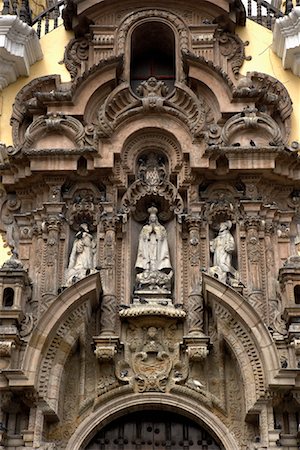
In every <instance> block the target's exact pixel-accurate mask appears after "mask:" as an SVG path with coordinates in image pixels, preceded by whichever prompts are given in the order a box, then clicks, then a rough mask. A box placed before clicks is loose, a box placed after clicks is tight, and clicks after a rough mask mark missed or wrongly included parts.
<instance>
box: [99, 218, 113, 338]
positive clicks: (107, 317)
mask: <svg viewBox="0 0 300 450" xmlns="http://www.w3.org/2000/svg"><path fill="white" fill-rule="evenodd" d="M116 224H117V218H116V217H115V216H112V217H108V218H107V217H106V218H105V219H104V220H103V227H104V231H105V235H104V249H103V253H104V254H103V266H102V267H101V281H102V289H103V297H102V302H101V319H100V334H101V335H113V334H114V333H115V324H116V279H115V277H116V268H115V260H116Z"/></svg>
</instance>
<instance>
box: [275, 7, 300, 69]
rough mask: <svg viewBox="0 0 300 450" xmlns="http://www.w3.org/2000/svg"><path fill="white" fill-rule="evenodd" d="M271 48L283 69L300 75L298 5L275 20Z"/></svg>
mask: <svg viewBox="0 0 300 450" xmlns="http://www.w3.org/2000/svg"><path fill="white" fill-rule="evenodd" d="M272 49H273V50H274V52H275V53H276V54H277V55H278V56H279V57H280V58H281V59H282V64H283V67H284V68H285V69H291V70H292V72H293V73H294V74H295V75H298V76H300V6H295V7H294V9H293V10H292V11H291V12H290V13H289V14H288V15H287V16H284V17H281V18H279V19H277V20H276V21H275V26H274V32H273V44H272Z"/></svg>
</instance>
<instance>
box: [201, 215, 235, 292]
mask: <svg viewBox="0 0 300 450" xmlns="http://www.w3.org/2000/svg"><path fill="white" fill-rule="evenodd" d="M231 227H232V222H231V221H230V220H227V221H226V222H222V223H221V224H220V228H219V233H218V236H216V237H215V238H214V239H213V240H212V241H210V251H211V252H212V253H213V266H212V267H210V268H209V271H208V273H209V274H210V275H213V276H215V277H216V278H218V279H219V280H220V281H222V283H228V284H232V282H233V281H238V280H239V274H238V271H237V270H236V269H235V268H234V267H233V266H232V264H231V260H232V254H233V252H234V251H235V242H234V238H233V236H232V234H231V233H230V229H231Z"/></svg>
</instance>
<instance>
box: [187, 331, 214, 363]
mask: <svg viewBox="0 0 300 450" xmlns="http://www.w3.org/2000/svg"><path fill="white" fill-rule="evenodd" d="M183 342H184V345H185V349H186V353H187V355H188V358H189V360H190V361H195V362H199V361H202V360H204V359H205V358H206V357H207V356H208V354H209V343H210V339H209V337H208V336H204V335H202V336H185V337H184V338H183Z"/></svg>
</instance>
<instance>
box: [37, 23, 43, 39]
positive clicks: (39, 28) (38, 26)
mask: <svg viewBox="0 0 300 450" xmlns="http://www.w3.org/2000/svg"><path fill="white" fill-rule="evenodd" d="M41 31H42V19H39V21H38V24H37V29H36V33H37V35H38V38H39V39H40V37H41Z"/></svg>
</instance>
